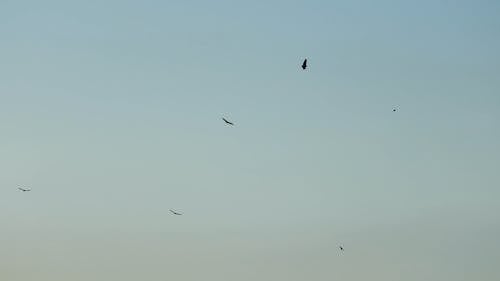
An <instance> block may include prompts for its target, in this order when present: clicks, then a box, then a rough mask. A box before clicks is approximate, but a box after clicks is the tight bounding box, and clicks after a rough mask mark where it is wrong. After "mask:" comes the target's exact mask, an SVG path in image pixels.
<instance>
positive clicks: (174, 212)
mask: <svg viewBox="0 0 500 281" xmlns="http://www.w3.org/2000/svg"><path fill="white" fill-rule="evenodd" d="M169 211H170V212H171V213H172V214H174V215H176V216H182V214H181V213H178V212H176V211H174V210H169Z"/></svg>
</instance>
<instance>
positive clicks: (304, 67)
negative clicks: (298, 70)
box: [302, 59, 307, 70]
mask: <svg viewBox="0 0 500 281" xmlns="http://www.w3.org/2000/svg"><path fill="white" fill-rule="evenodd" d="M306 68H307V59H305V60H304V62H303V63H302V69H303V70H306Z"/></svg>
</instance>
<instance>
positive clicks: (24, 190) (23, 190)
mask: <svg viewBox="0 0 500 281" xmlns="http://www.w3.org/2000/svg"><path fill="white" fill-rule="evenodd" d="M17 189H19V190H21V191H22V192H26V191H31V189H26V188H22V187H18V188H17Z"/></svg>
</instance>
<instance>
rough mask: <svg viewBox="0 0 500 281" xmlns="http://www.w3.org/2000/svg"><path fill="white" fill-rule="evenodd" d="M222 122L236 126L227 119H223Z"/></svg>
mask: <svg viewBox="0 0 500 281" xmlns="http://www.w3.org/2000/svg"><path fill="white" fill-rule="evenodd" d="M222 120H224V122H226V124H228V125H231V126H234V123H233V122H231V121H228V120H227V119H226V118H224V117H222Z"/></svg>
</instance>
